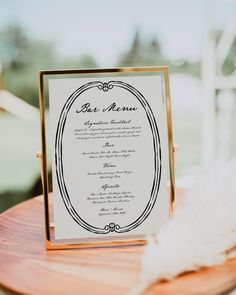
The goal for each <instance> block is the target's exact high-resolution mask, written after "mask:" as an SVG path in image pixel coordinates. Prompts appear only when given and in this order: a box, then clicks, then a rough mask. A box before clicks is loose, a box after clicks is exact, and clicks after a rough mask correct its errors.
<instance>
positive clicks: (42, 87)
mask: <svg viewBox="0 0 236 295" xmlns="http://www.w3.org/2000/svg"><path fill="white" fill-rule="evenodd" d="M158 73H159V74H162V75H163V82H164V89H163V91H164V95H165V103H166V105H165V107H166V119H167V122H166V124H167V134H168V139H167V142H168V154H169V155H168V160H169V167H168V170H169V215H170V216H171V215H172V214H173V205H174V200H175V171H174V168H175V167H174V146H173V133H172V118H171V102H170V84H169V72H168V67H166V66H162V67H122V68H103V69H100V68H99V69H80V70H49V71H40V72H39V105H40V122H41V151H40V152H38V154H37V157H38V158H39V160H40V169H41V180H42V188H43V195H44V210H45V231H46V249H47V250H53V249H72V248H87V247H103V246H106V247H107V246H119V245H131V244H132V245H137V244H143V243H145V242H146V240H145V238H141V239H140V238H139V237H138V238H137V239H135V237H132V239H127V240H124V239H122V240H121V241H111V240H109V238H108V239H105V240H104V239H103V240H101V241H96V242H94V241H92V242H90V241H89V240H85V241H83V242H81V240H80V239H79V238H78V239H72V240H60V241H59V242H58V241H56V240H55V228H54V222H53V217H52V210H51V200H50V199H51V195H50V194H49V179H48V166H47V156H48V154H47V145H46V105H45V101H46V96H47V93H46V92H47V90H46V88H47V84H46V83H47V82H46V79H50V78H51V77H57V78H60V77H76V76H78V75H99V74H106V75H116V74H127V75H136V74H138V75H139V74H140V75H146V74H158Z"/></svg>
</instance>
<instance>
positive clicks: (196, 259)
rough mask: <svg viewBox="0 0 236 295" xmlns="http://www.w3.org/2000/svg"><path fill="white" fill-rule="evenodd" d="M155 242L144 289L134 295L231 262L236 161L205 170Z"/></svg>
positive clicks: (235, 241)
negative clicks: (187, 272) (204, 268)
mask: <svg viewBox="0 0 236 295" xmlns="http://www.w3.org/2000/svg"><path fill="white" fill-rule="evenodd" d="M155 239H156V240H157V242H155V240H154V239H153V240H150V241H149V242H148V245H147V246H146V249H145V251H144V254H143V257H142V271H141V278H140V283H139V284H138V285H137V286H136V287H135V289H133V290H131V291H130V293H129V294H130V295H131V294H132V295H134V294H136V295H137V294H141V293H142V292H143V290H144V289H145V288H147V286H149V285H150V284H152V283H154V282H157V281H159V280H162V279H165V280H171V279H173V278H175V277H176V276H177V275H179V274H181V273H184V272H186V271H196V270H198V269H200V268H203V267H211V266H214V265H217V264H220V263H222V262H223V261H224V260H225V259H227V258H228V255H229V254H227V253H226V252H225V251H226V250H228V249H231V248H233V247H234V246H235V245H236V161H233V162H231V163H228V164H217V165H216V166H215V167H212V168H211V169H209V168H208V169H204V170H201V173H200V175H199V176H198V177H197V178H196V180H195V183H194V185H193V187H192V188H191V189H190V190H189V191H188V192H187V194H186V196H185V198H184V202H183V203H182V204H181V206H178V207H177V208H176V210H175V212H174V216H173V218H172V219H170V220H169V221H168V222H167V223H166V224H165V225H163V227H162V228H161V229H160V230H159V232H158V233H157V234H156V237H155ZM232 254H234V253H231V254H230V255H231V256H232Z"/></svg>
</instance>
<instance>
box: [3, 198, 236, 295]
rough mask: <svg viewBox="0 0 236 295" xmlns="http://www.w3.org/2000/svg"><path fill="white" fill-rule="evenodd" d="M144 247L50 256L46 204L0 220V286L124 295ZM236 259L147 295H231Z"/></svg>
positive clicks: (18, 209)
mask: <svg viewBox="0 0 236 295" xmlns="http://www.w3.org/2000/svg"><path fill="white" fill-rule="evenodd" d="M142 252H143V246H135V247H127V246H126V247H123V248H99V249H77V250H55V251H49V252H47V251H46V250H45V239H44V216H43V198H42V197H36V198H34V199H31V200H29V201H26V202H24V203H21V204H20V205H17V206H15V207H13V208H11V209H9V210H8V211H6V212H4V213H3V214H1V215H0V286H1V288H2V289H3V290H4V289H5V290H8V291H11V293H17V294H40V295H43V294H50V295H54V294H55V295H61V294H69V295H73V294H77V295H78V294H79V295H101V294H102V295H121V294H125V293H126V292H127V291H128V290H130V289H131V288H132V287H134V286H135V285H136V284H137V282H138V277H139V271H140V257H141V254H142ZM235 285H236V259H231V260H229V261H227V262H226V263H225V264H224V265H220V266H217V267H213V268H210V269H205V270H202V271H200V272H197V273H188V274H185V275H182V276H180V277H178V278H177V279H175V280H173V281H171V282H169V283H167V282H163V283H158V284H155V285H153V286H151V287H150V288H149V289H148V290H147V291H146V292H145V293H144V294H145V295H154V294H161V295H170V294H171V295H185V294H190V295H191V294H192V295H193V294H199V295H200V294H210V295H214V294H226V292H227V291H229V290H230V289H232V288H233V287H234V286H235Z"/></svg>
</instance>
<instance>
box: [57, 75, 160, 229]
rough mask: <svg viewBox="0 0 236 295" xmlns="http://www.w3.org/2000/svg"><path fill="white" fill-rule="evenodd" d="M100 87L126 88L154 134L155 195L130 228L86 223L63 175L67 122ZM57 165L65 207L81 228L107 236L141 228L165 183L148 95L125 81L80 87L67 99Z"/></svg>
mask: <svg viewBox="0 0 236 295" xmlns="http://www.w3.org/2000/svg"><path fill="white" fill-rule="evenodd" d="M94 87H98V89H100V90H103V91H105V92H107V91H108V90H110V89H112V88H113V87H121V88H124V89H126V90H127V91H129V92H131V93H132V94H133V95H134V96H135V97H136V98H137V99H138V100H139V102H140V103H141V105H142V107H143V108H144V110H145V112H146V115H147V118H148V121H149V124H150V127H151V131H152V135H153V147H154V170H155V172H154V179H153V185H152V190H151V196H150V199H149V201H148V204H147V206H146V207H145V209H144V211H143V213H142V214H141V215H140V216H139V218H137V219H136V220H135V221H134V222H132V223H130V224H129V225H126V226H123V227H121V226H120V225H119V224H115V223H113V222H110V223H109V224H107V225H105V226H104V228H99V227H95V226H92V225H90V224H89V223H87V222H86V221H85V220H83V219H82V218H81V217H80V216H79V214H78V213H77V211H76V210H75V209H74V207H73V205H72V203H71V200H70V197H69V194H68V191H67V188H66V184H65V180H64V173H63V161H62V139H63V132H64V128H65V123H66V119H67V115H68V112H69V110H70V108H71V106H72V104H73V103H74V101H75V100H76V99H77V98H78V97H79V96H80V95H81V94H82V93H83V92H85V91H87V90H88V89H90V88H94ZM55 165H56V176H57V182H58V186H59V189H60V193H61V196H62V199H63V202H64V204H65V207H66V209H67V211H68V212H69V214H70V215H71V217H72V218H73V219H74V220H75V222H77V223H78V224H79V225H80V226H82V227H83V228H84V229H86V230H88V231H90V232H93V233H95V234H107V233H109V232H116V233H125V232H128V231H131V230H133V229H134V228H136V227H137V226H139V225H140V224H141V223H142V222H143V221H144V220H145V219H146V218H147V217H148V215H149V214H150V213H151V211H152V208H153V206H154V205H155V202H156V199H157V195H158V191H159V187H160V180H161V168H162V166H161V144H160V136H159V132H158V128H157V124H156V120H155V117H154V115H153V112H152V110H151V108H150V106H149V104H148V102H147V101H146V99H145V98H144V96H143V95H142V94H141V93H140V92H139V91H138V90H137V89H135V88H134V87H133V86H131V85H129V84H127V83H125V82H122V81H110V82H108V83H107V82H105V83H103V82H100V81H95V82H89V83H87V84H84V85H83V86H81V87H79V88H78V89H77V90H76V91H75V92H73V93H72V94H71V96H70V97H69V98H68V99H67V101H66V103H65V105H64V107H63V109H62V111H61V114H60V117H59V120H58V125H57V131H56V140H55Z"/></svg>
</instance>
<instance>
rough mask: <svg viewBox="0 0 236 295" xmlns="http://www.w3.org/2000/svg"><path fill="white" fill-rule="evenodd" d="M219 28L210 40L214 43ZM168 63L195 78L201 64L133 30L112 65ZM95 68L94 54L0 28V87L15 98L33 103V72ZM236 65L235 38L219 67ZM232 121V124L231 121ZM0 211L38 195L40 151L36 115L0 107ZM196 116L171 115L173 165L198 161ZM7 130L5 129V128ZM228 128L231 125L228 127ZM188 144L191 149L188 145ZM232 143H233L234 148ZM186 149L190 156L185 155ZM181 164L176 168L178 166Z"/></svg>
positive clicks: (226, 68)
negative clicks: (63, 52) (174, 56)
mask: <svg viewBox="0 0 236 295" xmlns="http://www.w3.org/2000/svg"><path fill="white" fill-rule="evenodd" d="M220 36H221V32H216V33H215V35H214V38H215V40H216V42H218V40H219V38H220ZM153 65H159V66H160V65H168V66H169V68H170V72H171V73H185V74H189V75H192V76H195V77H197V78H200V70H201V64H200V61H198V62H195V63H193V62H190V61H188V60H182V59H180V60H175V61H171V60H169V59H168V57H167V56H165V54H164V52H163V50H162V46H161V42H160V40H159V39H158V37H157V36H153V37H152V38H151V39H150V40H149V41H147V40H144V39H143V36H142V35H141V34H140V31H136V32H135V34H134V37H133V40H132V42H131V46H130V49H129V50H127V51H125V52H121V53H120V55H119V56H118V58H117V60H116V61H114V66H153ZM98 66H101V65H100V64H99V61H97V60H96V59H95V57H93V56H90V55H82V56H81V55H78V56H73V57H62V56H59V55H58V53H57V50H56V44H55V43H54V42H53V41H48V40H47V41H46V40H38V39H34V38H33V37H30V36H29V34H28V32H27V31H26V30H25V29H24V28H23V27H21V26H19V25H15V24H14V25H8V26H7V27H5V28H2V29H1V30H0V88H5V89H7V90H8V91H10V92H12V93H13V94H15V95H16V96H18V97H20V98H21V99H23V100H25V101H27V102H28V103H30V104H32V105H34V106H37V107H38V79H37V73H38V71H39V70H47V69H72V68H77V69H78V68H95V67H98ZM235 69H236V40H234V43H233V46H232V48H231V50H230V52H229V54H228V57H227V59H226V61H225V63H224V65H223V73H224V74H225V75H229V74H231V73H232V72H234V71H235ZM235 118H236V117H235V116H234V121H233V122H232V124H235V120H236V119H235ZM0 121H1V124H0V134H1V140H2V142H1V145H0V163H1V166H0V167H1V170H0V199H1V200H4V202H1V203H0V204H1V205H0V212H1V211H3V210H5V209H7V208H8V207H10V206H12V205H14V204H16V203H18V202H20V201H22V200H24V199H27V198H29V197H32V196H33V195H36V194H38V193H41V186H40V177H39V164H38V163H37V161H36V158H35V153H36V151H37V150H38V149H40V136H39V134H40V130H39V118H38V120H36V123H29V122H23V121H22V120H21V119H19V118H16V117H15V116H13V115H9V114H6V113H4V112H1V110H0ZM200 123H201V118H200V117H199V116H194V115H189V114H184V115H177V116H173V125H174V129H175V140H176V142H178V143H179V142H181V143H182V145H183V147H182V153H180V154H179V155H178V156H177V167H178V168H177V174H179V172H180V170H181V169H180V168H179V167H189V166H192V165H197V164H198V163H199V161H200V148H201V146H200V145H201V134H200V133H201V125H200ZM9 130H10V132H9ZM232 130H233V129H232ZM189 145H191V148H190V147H189ZM235 146H236V141H234V143H233V147H234V148H235ZM188 149H189V150H192V154H191V155H190V154H189V153H188ZM181 165H182V166H181Z"/></svg>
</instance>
